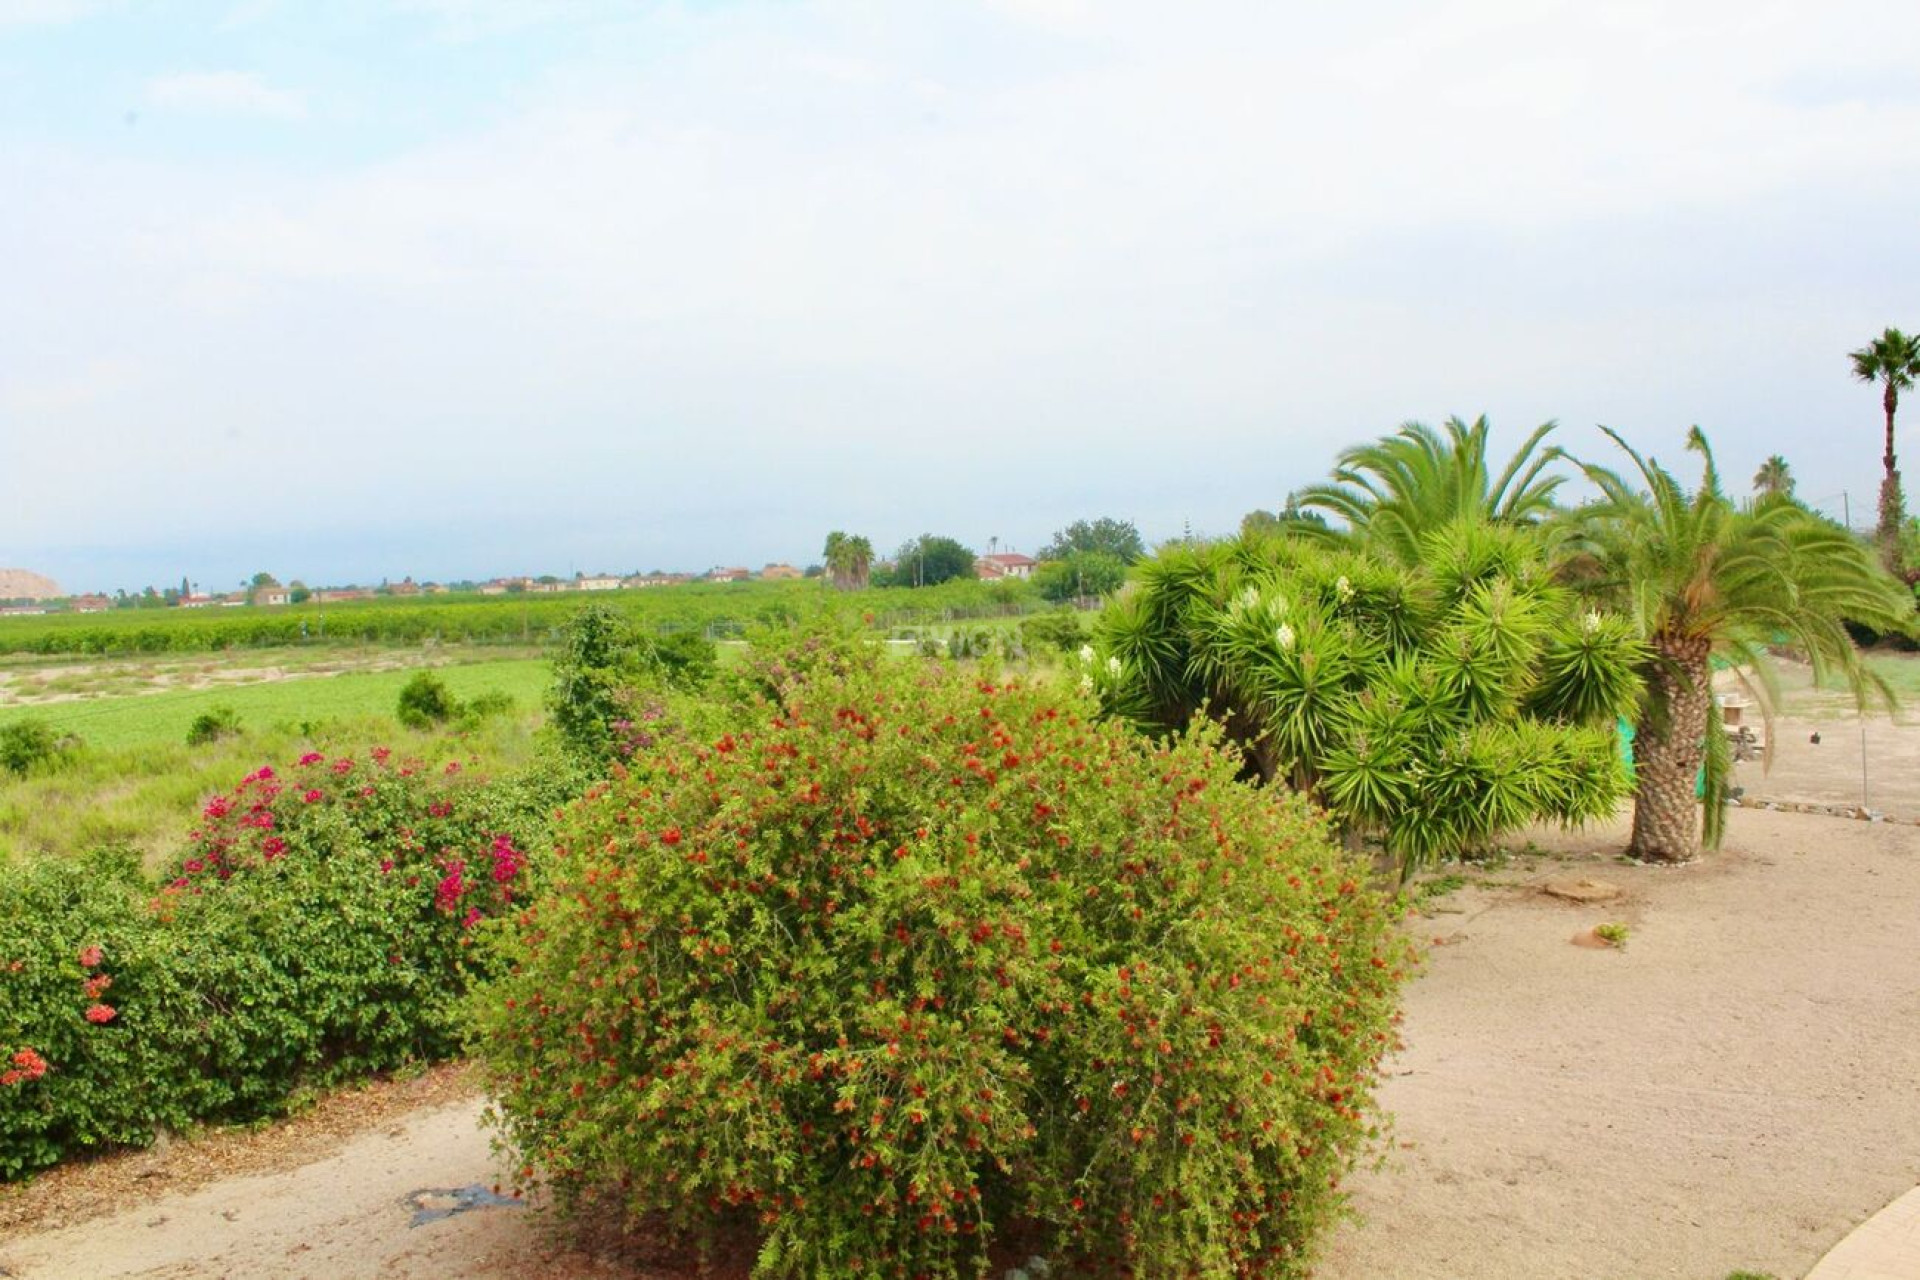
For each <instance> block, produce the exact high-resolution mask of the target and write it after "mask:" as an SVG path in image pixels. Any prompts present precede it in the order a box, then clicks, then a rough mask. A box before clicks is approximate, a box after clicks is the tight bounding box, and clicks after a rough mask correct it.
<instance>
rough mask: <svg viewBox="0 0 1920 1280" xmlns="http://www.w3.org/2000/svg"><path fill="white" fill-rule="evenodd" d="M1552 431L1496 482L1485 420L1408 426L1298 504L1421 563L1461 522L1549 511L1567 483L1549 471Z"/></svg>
mask: <svg viewBox="0 0 1920 1280" xmlns="http://www.w3.org/2000/svg"><path fill="white" fill-rule="evenodd" d="M1553 429H1554V424H1553V423H1551V422H1548V423H1543V424H1542V425H1540V426H1538V427H1536V428H1534V431H1533V434H1532V435H1529V436H1528V437H1527V438H1526V440H1525V442H1524V443H1522V444H1521V446H1520V448H1519V449H1518V450H1517V451H1516V452H1515V453H1514V455H1513V457H1512V458H1511V459H1509V460H1508V462H1507V465H1506V467H1505V468H1504V469H1503V470H1502V471H1501V472H1500V474H1499V475H1498V476H1497V477H1495V476H1493V475H1492V474H1491V472H1490V470H1489V467H1488V462H1487V433H1488V426H1487V420H1486V418H1485V416H1482V417H1480V418H1477V419H1475V420H1474V422H1473V423H1472V425H1468V424H1467V423H1465V422H1462V421H1461V420H1460V419H1459V418H1449V419H1447V421H1446V422H1445V423H1444V424H1443V431H1435V430H1434V429H1433V428H1432V427H1429V426H1427V425H1425V424H1424V423H1419V422H1409V423H1407V424H1406V425H1405V426H1403V427H1401V428H1400V430H1399V431H1398V432H1397V433H1396V434H1394V435H1391V436H1387V437H1384V438H1383V439H1380V440H1376V441H1375V442H1374V443H1372V444H1365V445H1358V446H1356V447H1354V448H1351V449H1348V450H1347V451H1346V452H1344V453H1342V454H1341V455H1340V461H1339V464H1338V465H1337V466H1336V467H1335V468H1334V471H1333V483H1331V484H1315V485H1308V486H1307V487H1306V488H1304V489H1302V490H1300V491H1299V495H1298V496H1299V503H1300V505H1301V506H1302V507H1306V508H1312V509H1317V510H1320V511H1325V512H1327V513H1329V514H1331V515H1336V516H1339V517H1340V518H1341V519H1343V520H1345V521H1346V522H1347V524H1348V525H1349V526H1350V527H1351V528H1352V530H1353V532H1354V534H1355V536H1356V537H1357V538H1359V540H1360V541H1361V542H1363V543H1365V544H1368V545H1371V546H1373V547H1375V548H1376V549H1378V550H1380V551H1382V552H1384V553H1386V554H1387V555H1388V556H1389V557H1390V558H1392V559H1394V560H1396V561H1398V562H1399V563H1401V564H1403V565H1409V566H1411V565H1415V564H1418V563H1420V559H1421V555H1422V549H1423V546H1424V544H1425V543H1426V541H1427V539H1428V537H1429V536H1430V535H1432V534H1433V533H1435V532H1437V531H1438V530H1440V529H1443V528H1445V527H1447V526H1448V525H1451V524H1454V523H1456V522H1458V521H1460V520H1461V519H1463V518H1464V519H1467V520H1485V521H1491V522H1493V523H1498V524H1532V523H1534V522H1536V521H1538V520H1539V519H1541V518H1542V517H1544V516H1545V515H1547V514H1548V513H1549V512H1551V511H1552V510H1553V493H1554V490H1556V489H1558V488H1559V487H1560V486H1561V485H1562V484H1563V483H1565V481H1566V477H1565V476H1562V475H1549V474H1547V468H1548V467H1549V466H1551V465H1552V464H1553V463H1554V462H1556V461H1558V460H1559V458H1560V457H1561V456H1562V455H1561V452H1560V450H1559V449H1558V448H1545V449H1542V448H1540V443H1541V441H1543V440H1545V439H1546V437H1547V436H1548V434H1549V433H1551V432H1552V431H1553ZM1443 432H1444V433H1443Z"/></svg>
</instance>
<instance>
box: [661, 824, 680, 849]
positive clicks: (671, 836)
mask: <svg viewBox="0 0 1920 1280" xmlns="http://www.w3.org/2000/svg"><path fill="white" fill-rule="evenodd" d="M660 843H661V844H667V845H673V844H679V843H680V828H678V827H668V828H667V829H666V830H665V831H662V832H661V833H660Z"/></svg>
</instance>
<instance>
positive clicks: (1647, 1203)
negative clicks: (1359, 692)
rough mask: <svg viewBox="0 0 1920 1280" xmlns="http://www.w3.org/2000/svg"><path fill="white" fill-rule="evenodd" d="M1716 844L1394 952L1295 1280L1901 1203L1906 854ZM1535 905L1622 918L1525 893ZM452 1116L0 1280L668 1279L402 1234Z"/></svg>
mask: <svg viewBox="0 0 1920 1280" xmlns="http://www.w3.org/2000/svg"><path fill="white" fill-rule="evenodd" d="M1731 822H1732V840H1731V844H1732V846H1733V848H1732V850H1731V851H1729V852H1727V853H1725V854H1722V855H1719V856H1717V857H1715V858H1713V859H1711V860H1709V861H1707V862H1704V863H1702V864H1699V865H1696V866H1694V867H1689V868H1683V869H1678V870H1660V869H1654V868H1646V867H1636V866H1630V865H1625V864H1622V863H1620V862H1618V861H1617V860H1615V859H1614V858H1612V857H1611V856H1608V852H1603V851H1610V850H1612V849H1617V848H1619V847H1620V843H1621V842H1622V840H1623V838H1624V832H1623V831H1618V830H1616V831H1612V832H1590V833H1587V834H1585V835H1582V836H1576V837H1553V838H1550V837H1542V843H1543V844H1546V845H1549V846H1550V847H1552V848H1554V849H1555V852H1554V854H1553V855H1552V856H1547V857H1541V858H1530V859H1520V860H1517V861H1516V862H1515V863H1513V864H1511V865H1510V866H1508V867H1506V868H1504V869H1501V870H1498V871H1491V872H1486V873H1476V874H1474V875H1473V876H1472V883H1470V884H1469V885H1468V886H1467V887H1466V888H1464V889H1461V890H1459V891H1458V892H1456V893H1454V894H1452V895H1451V896H1450V897H1448V898H1446V899H1443V900H1441V901H1440V902H1438V903H1437V904H1436V907H1435V909H1434V910H1433V913H1432V914H1431V915H1430V916H1428V917H1426V918H1420V919H1416V920H1415V921H1414V922H1413V927H1414V928H1416V929H1417V930H1418V932H1419V936H1421V937H1422V938H1423V939H1426V940H1427V941H1428V942H1429V944H1431V943H1432V941H1433V940H1434V939H1444V940H1445V943H1444V945H1438V946H1433V948H1432V951H1431V955H1430V958H1429V963H1428V968H1427V971H1426V973H1425V974H1424V976H1423V977H1421V978H1420V979H1419V980H1418V981H1416V982H1415V983H1414V984H1413V985H1412V986H1411V987H1410V988H1409V989H1408V993H1407V1021H1406V1039H1407V1046H1406V1049H1405V1051H1404V1052H1403V1053H1401V1054H1400V1055H1399V1056H1398V1057H1397V1058H1396V1059H1395V1060H1394V1061H1393V1062H1392V1064H1391V1066H1390V1069H1389V1071H1390V1075H1389V1079H1388V1081H1387V1083H1386V1085H1385V1088H1384V1094H1383V1100H1384V1101H1385V1103H1386V1105H1387V1106H1388V1107H1390V1108H1391V1109H1392V1110H1393V1111H1394V1112H1395V1113H1396V1114H1397V1124H1396V1146H1395V1148H1394V1149H1393V1150H1392V1152H1391V1153H1390V1154H1389V1156H1388V1160H1387V1163H1386V1167H1384V1168H1382V1169H1380V1170H1378V1171H1374V1172H1369V1173H1366V1174H1363V1175H1361V1176H1360V1177H1359V1178H1358V1179H1357V1180H1356V1184H1355V1192H1356V1206H1357V1208H1358V1209H1359V1210H1360V1211H1361V1213H1362V1214H1363V1220H1362V1221H1360V1222H1357V1223H1354V1224H1351V1225H1348V1226H1344V1227H1342V1228H1341V1229H1340V1230H1339V1231H1338V1232H1337V1233H1336V1234H1335V1236H1334V1238H1333V1239H1332V1241H1331V1242H1330V1247H1329V1256H1328V1258H1327V1261H1326V1263H1325V1265H1324V1267H1323V1268H1322V1270H1321V1272H1320V1274H1321V1275H1322V1276H1323V1277H1325V1280H1362V1278H1365V1280H1378V1278H1381V1277H1385V1278H1388V1280H1422V1278H1424V1277H1433V1278H1435V1280H1439V1278H1441V1277H1445V1278H1447V1280H1453V1278H1454V1277H1465V1276H1473V1277H1485V1278H1488V1280H1501V1278H1504V1277H1512V1278H1514V1280H1520V1278H1523V1277H1524V1278H1525V1280H1552V1278H1554V1277H1569V1278H1571V1277H1581V1278H1583V1280H1585V1278H1599V1277H1627V1278H1632V1280H1641V1278H1649V1280H1650V1278H1653V1277H1667V1276H1677V1277H1688V1278H1697V1280H1725V1277H1726V1276H1727V1275H1728V1273H1729V1272H1731V1271H1734V1270H1736V1269H1742V1268H1744V1269H1749V1270H1753V1271H1759V1272H1771V1273H1772V1274H1774V1275H1776V1276H1779V1277H1781V1278H1782V1280H1788V1278H1789V1277H1798V1276H1803V1275H1804V1274H1805V1273H1806V1271H1807V1270H1808V1268H1810V1267H1811V1266H1812V1265H1813V1264H1814V1262H1815V1261H1816V1260H1817V1259H1818V1258H1819V1257H1820V1255H1821V1254H1822V1253H1824V1252H1825V1251H1826V1250H1827V1249H1828V1248H1830V1247H1831V1246H1832V1245H1833V1244H1834V1243H1835V1242H1837V1241H1838V1240H1839V1239H1840V1238H1841V1237H1842V1236H1843V1235H1845V1234H1846V1233H1847V1232H1848V1231H1849V1230H1850V1229H1852V1228H1853V1227H1854V1226H1855V1225H1857V1224H1858V1223H1859V1222H1860V1221H1862V1220H1863V1219H1865V1218H1866V1217H1868V1216H1869V1215H1870V1214H1872V1213H1873V1212H1874V1211H1875V1210H1877V1209H1879V1208H1880V1207H1881V1206H1882V1205H1884V1204H1885V1203H1887V1202H1888V1201H1890V1200H1892V1199H1893V1198H1894V1197H1896V1196H1898V1195H1900V1194H1901V1193H1903V1192H1905V1191H1907V1190H1909V1189H1910V1188H1912V1187H1913V1186H1914V1185H1915V1184H1916V1182H1920V1034H1916V1032H1920V944H1916V940H1915V929H1914V925H1915V923H1916V920H1917V919H1920V828H1915V827H1912V826H1904V827H1900V826H1891V825H1884V824H1867V823H1861V822H1851V821H1845V820H1841V819H1834V818H1825V817H1814V816H1807V815H1800V814H1789V813H1770V812H1762V811H1752V810H1738V811H1735V812H1734V813H1733V815H1732V817H1731ZM1566 876H1587V877H1593V878H1603V879H1605V880H1608V881H1611V882H1613V883H1614V884H1616V885H1618V886H1620V887H1621V888H1622V889H1623V890H1625V892H1626V897H1625V898H1624V899H1622V900H1621V901H1619V902H1616V903H1612V904H1608V905H1604V906H1575V905H1571V904H1568V903H1564V902H1561V901H1559V900H1556V899H1553V898H1549V897H1547V896H1544V895H1543V894H1542V893H1541V892H1540V885H1541V884H1542V883H1544V882H1545V881H1547V880H1550V879H1555V878H1561V877H1566ZM1606 921H1613V922H1620V923H1624V924H1626V925H1627V926H1628V928H1629V930H1630V933H1629V937H1628V940H1627V944H1626V946H1625V948H1624V950H1618V951H1616V950H1610V949H1594V948H1591V947H1583V946H1576V945H1574V944H1573V939H1574V938H1575V936H1576V935H1584V934H1586V933H1587V931H1588V930H1590V929H1591V927H1592V926H1593V925H1595V924H1598V923H1601V922H1606ZM479 1105H480V1104H479V1103H478V1102H477V1101H475V1100H472V1099H470V1098H467V1099H461V1100H457V1101H453V1102H446V1101H439V1102H436V1103H434V1104H432V1105H427V1106H424V1107H423V1108H421V1109H419V1110H415V1111H412V1112H403V1113H401V1114H400V1115H398V1116H392V1117H383V1118H382V1119H381V1120H380V1121H379V1122H378V1124H377V1125H376V1126H375V1127H372V1128H369V1129H367V1130H365V1131H363V1132H361V1133H360V1134H359V1135H358V1136H354V1137H351V1138H347V1139H343V1140H342V1144H341V1145H337V1147H336V1149H335V1151H334V1154H332V1155H330V1156H328V1157H326V1158H323V1159H318V1160H311V1158H310V1157H309V1162H306V1163H298V1162H294V1163H290V1164H286V1165H284V1166H283V1167H270V1168H264V1169H261V1170H258V1171H254V1172H245V1173H237V1174H234V1175H232V1176H227V1177H222V1178H218V1179H216V1180H214V1181H211V1182H209V1183H207V1184H206V1185H204V1186H200V1187H198V1188H197V1189H185V1190H177V1191H172V1192H166V1191H161V1192H158V1193H153V1192H146V1191H143V1190H141V1188H140V1184H138V1183H133V1184H130V1185H129V1188H128V1190H127V1193H126V1194H127V1195H128V1196H129V1197H131V1199H132V1202H131V1203H126V1204H124V1205H123V1206H122V1207H119V1208H117V1209H114V1210H112V1211H110V1212H107V1213H105V1214H104V1215H103V1216H95V1217H92V1218H89V1219H87V1220H84V1221H80V1220H69V1219H63V1217H62V1215H61V1213H60V1210H59V1207H58V1204H57V1203H55V1204H54V1205H52V1206H50V1207H49V1209H48V1211H47V1212H45V1213H42V1214H40V1215H39V1220H38V1222H37V1223H34V1224H29V1223H27V1222H24V1221H23V1222H21V1223H20V1225H19V1226H18V1227H16V1228H15V1230H14V1232H13V1234H12V1236H11V1237H8V1236H7V1235H5V1234H4V1230H5V1229H4V1228H0V1275H6V1276H11V1277H15V1278H17V1280H79V1278H82V1277H94V1276H99V1277H109V1276H111V1277H122V1276H144V1277H169V1278H175V1277H201V1276H220V1277H226V1276H231V1277H250V1276H291V1277H305V1276H311V1277H316V1278H318V1277H328V1278H329V1280H333V1278H346V1277H363V1276H364V1277H375V1276H391V1277H400V1278H403V1280H405V1278H411V1277H419V1278H422V1280H424V1278H425V1277H439V1276H463V1277H500V1278H503V1280H504V1278H505V1277H520V1276H531V1277H556V1278H558V1277H575V1276H609V1277H613V1276H620V1277H661V1276H672V1275H684V1274H686V1273H685V1272H684V1271H683V1270H680V1269H678V1268H674V1267H661V1266H649V1265H634V1264H631V1263H628V1262H614V1261H610V1260H608V1259H607V1258H606V1257H604V1256H602V1257H594V1256H591V1255H589V1254H586V1253H584V1252H565V1251H561V1250H559V1249H557V1248H556V1246H555V1245H554V1244H553V1243H552V1242H551V1239H550V1237H549V1235H548V1233H547V1232H546V1231H545V1230H544V1229H543V1227H542V1219H541V1216H540V1215H539V1214H538V1213H536V1212H534V1211H530V1210H528V1209H526V1208H522V1207H518V1206H508V1205H493V1206H491V1207H478V1208H474V1209H472V1210H471V1211H468V1212H462V1213H457V1214H454V1215H451V1216H446V1217H442V1218H439V1219H437V1220H434V1221H429V1222H425V1223H423V1224H422V1225H418V1226H415V1225H412V1224H413V1223H414V1221H415V1216H416V1213H417V1212H418V1211H419V1209H420V1208H422V1207H423V1206H424V1207H426V1208H428V1209H430V1210H431V1209H434V1208H446V1207H449V1206H451V1205H452V1204H453V1203H454V1202H453V1201H451V1200H447V1199H444V1198H439V1199H437V1198H434V1196H433V1193H435V1192H446V1191H449V1190H453V1189H457V1188H462V1187H478V1188H483V1189H484V1188H488V1187H490V1186H491V1185H492V1184H493V1183H494V1182H495V1181H497V1180H498V1179H499V1176H500V1174H499V1170H498V1169H497V1168H496V1165H495V1162H494V1160H493V1158H492V1157H491V1155H490V1153H489V1149H488V1142H487V1137H486V1135H485V1134H484V1133H482V1132H481V1131H480V1130H479V1129H478V1128H477V1127H476V1125H475V1118H476V1115H477V1113H478V1109H479ZM125 1159H126V1160H128V1161H139V1160H143V1159H151V1157H148V1156H138V1155H136V1156H130V1157H126V1158H125ZM57 1176H58V1175H56V1177H57ZM87 1208H88V1206H87V1205H81V1206H79V1209H78V1211H77V1212H85V1211H86V1209H87ZM76 1216H77V1214H76ZM4 1221H6V1219H5V1218H4V1217H0V1222H4Z"/></svg>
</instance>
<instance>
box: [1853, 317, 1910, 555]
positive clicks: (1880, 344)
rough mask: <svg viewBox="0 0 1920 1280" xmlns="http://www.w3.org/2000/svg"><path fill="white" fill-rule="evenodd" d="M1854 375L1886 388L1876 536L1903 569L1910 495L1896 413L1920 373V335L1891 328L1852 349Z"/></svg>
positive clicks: (1882, 404)
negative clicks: (1905, 489) (1896, 438)
mask: <svg viewBox="0 0 1920 1280" xmlns="http://www.w3.org/2000/svg"><path fill="white" fill-rule="evenodd" d="M1847 358H1848V359H1850V360H1852V361H1853V376H1854V377H1856V378H1858V379H1859V380H1860V381H1862V382H1878V383H1880V384H1882V386H1883V388H1884V390H1882V392H1881V395H1880V403H1881V406H1882V407H1883V408H1884V409H1885V410H1886V411H1887V440H1886V448H1885V449H1884V450H1883V451H1882V453H1881V455H1880V464H1881V466H1882V467H1883V468H1885V471H1886V474H1885V475H1884V476H1883V477H1882V478H1881V480H1880V523H1879V525H1878V526H1877V527H1876V529H1875V533H1874V537H1875V539H1876V540H1877V541H1878V542H1879V544H1880V554H1881V556H1882V557H1883V558H1884V559H1885V560H1886V562H1887V567H1888V568H1889V569H1892V570H1894V571H1895V572H1896V573H1897V572H1899V571H1900V568H1901V565H1900V526H1901V524H1902V523H1903V522H1904V521H1905V520H1906V515H1907V510H1906V508H1907V503H1906V497H1905V495H1904V494H1902V493H1901V491H1900V467H1899V463H1898V462H1897V461H1896V460H1895V458H1894V456H1893V415H1894V413H1895V412H1896V411H1897V410H1898V409H1899V408H1900V393H1901V392H1902V391H1905V390H1906V389H1907V388H1908V387H1911V386H1912V385H1913V380H1914V378H1915V377H1920V335H1912V336H1909V335H1908V334H1904V333H1902V332H1900V331H1899V330H1898V329H1891V328H1890V329H1888V330H1887V331H1886V332H1885V333H1883V334H1881V335H1880V336H1879V337H1877V338H1875V339H1874V340H1873V341H1872V342H1869V343H1868V344H1867V345H1866V346H1864V347H1862V348H1860V349H1859V350H1858V351H1850V352H1848V353H1847Z"/></svg>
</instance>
